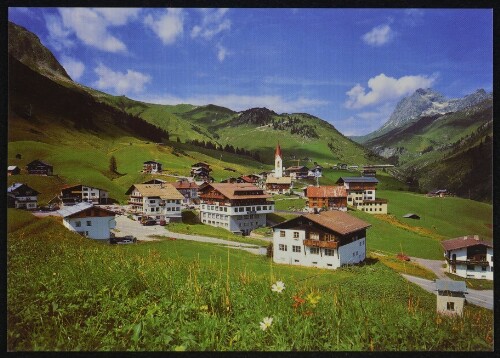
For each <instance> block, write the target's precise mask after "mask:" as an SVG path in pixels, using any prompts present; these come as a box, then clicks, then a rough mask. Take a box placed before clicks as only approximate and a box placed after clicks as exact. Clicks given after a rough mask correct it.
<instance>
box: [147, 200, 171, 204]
mask: <svg viewBox="0 0 500 358" xmlns="http://www.w3.org/2000/svg"><path fill="white" fill-rule="evenodd" d="M167 202H168V200H167ZM149 203H150V204H154V203H155V201H154V200H150V201H149Z"/></svg>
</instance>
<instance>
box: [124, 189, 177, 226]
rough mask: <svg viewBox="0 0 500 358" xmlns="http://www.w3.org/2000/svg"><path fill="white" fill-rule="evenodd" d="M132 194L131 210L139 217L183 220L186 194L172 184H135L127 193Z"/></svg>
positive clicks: (130, 199) (130, 200)
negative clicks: (183, 202) (182, 203)
mask: <svg viewBox="0 0 500 358" xmlns="http://www.w3.org/2000/svg"><path fill="white" fill-rule="evenodd" d="M125 194H127V195H130V198H129V202H128V203H129V212H130V213H132V214H134V215H136V216H137V218H138V219H139V220H140V219H143V218H153V219H156V220H166V219H169V220H170V221H181V220H182V217H181V201H182V200H184V196H183V195H182V194H181V193H179V191H178V190H177V189H176V188H174V186H173V185H172V184H134V185H132V186H131V187H130V188H129V189H128V190H127V192H126V193H125Z"/></svg>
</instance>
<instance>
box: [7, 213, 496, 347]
mask: <svg viewBox="0 0 500 358" xmlns="http://www.w3.org/2000/svg"><path fill="white" fill-rule="evenodd" d="M7 259H8V260H7V269H8V276H7V277H8V281H7V298H8V304H7V318H8V323H7V340H8V350H10V351H21V350H28V351H29V350H37V351H38V350H62V351H67V350H83V351H95V350H99V351H101V350H102V351H109V350H132V351H143V350H148V351H153V350H159V351H168V350H173V351H179V350H220V351H226V350H262V351H272V350H311V351H313V350H338V351H346V350H356V351H358V350H359V351H370V350H374V351H377V350H492V337H493V336H492V334H493V331H492V330H493V326H492V320H493V317H492V313H491V312H490V311H487V310H484V309H479V308H474V307H466V310H465V311H466V312H465V316H464V317H463V318H456V319H453V318H446V317H439V316H436V313H435V297H434V296H433V295H431V294H428V293H426V292H425V291H423V290H421V289H420V288H418V287H416V286H413V285H411V284H408V283H406V281H405V280H404V279H403V278H402V277H400V276H399V275H397V274H395V273H394V272H392V271H391V270H390V269H388V268H386V267H384V266H383V265H381V264H380V263H378V262H376V261H375V260H371V261H369V262H368V263H367V264H366V265H364V266H360V267H350V268H344V269H340V270H336V271H334V272H332V271H328V270H318V269H305V268H300V267H289V266H287V265H274V264H273V263H272V262H271V261H269V259H266V258H263V257H256V256H252V255H250V254H248V253H245V252H235V251H232V250H231V251H230V250H228V249H224V248H220V247H214V246H210V245H208V244H200V243H193V242H181V241H163V242H151V243H147V244H138V245H129V246H125V245H124V246H119V245H118V246H117V245H113V246H111V245H107V244H102V243H98V242H94V241H91V240H87V239H85V238H82V237H80V236H78V235H76V234H74V233H71V232H69V231H67V230H65V229H64V228H63V227H62V226H61V225H60V223H58V222H57V221H56V220H54V219H53V218H45V219H41V220H36V221H34V222H33V223H31V224H29V225H27V226H25V227H24V228H22V229H19V230H16V231H15V232H14V233H11V234H9V237H8V242H7ZM274 280H282V281H283V282H284V283H285V286H286V287H285V290H284V291H283V292H282V293H277V292H273V291H272V290H271V284H270V283H272V282H273V281H274ZM264 317H271V318H273V321H272V324H271V326H270V327H269V328H267V329H266V330H265V331H263V330H262V329H261V328H260V326H259V322H261V321H263V319H264Z"/></svg>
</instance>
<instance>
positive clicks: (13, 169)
mask: <svg viewBox="0 0 500 358" xmlns="http://www.w3.org/2000/svg"><path fill="white" fill-rule="evenodd" d="M19 174H21V169H20V168H19V167H18V166H16V165H9V166H8V167H7V175H19Z"/></svg>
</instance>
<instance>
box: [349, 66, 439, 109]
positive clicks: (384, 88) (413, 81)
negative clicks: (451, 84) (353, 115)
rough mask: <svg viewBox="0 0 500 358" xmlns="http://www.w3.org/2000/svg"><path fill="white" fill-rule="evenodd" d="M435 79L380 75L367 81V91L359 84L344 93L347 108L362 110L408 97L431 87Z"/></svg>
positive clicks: (430, 77) (418, 76)
mask: <svg viewBox="0 0 500 358" xmlns="http://www.w3.org/2000/svg"><path fill="white" fill-rule="evenodd" d="M436 79H437V75H436V74H433V75H432V76H421V75H417V76H403V77H400V78H394V77H388V76H386V75H385V74H383V73H381V74H380V75H378V76H375V77H373V78H370V79H369V80H368V87H369V89H370V90H369V91H368V92H367V91H366V89H365V88H364V87H363V86H361V85H360V84H359V83H358V84H356V85H355V86H354V87H353V88H351V89H350V90H349V91H347V92H346V94H347V96H348V99H347V100H346V102H345V106H346V107H347V108H362V107H365V106H369V105H375V104H378V103H382V102H385V101H389V100H394V99H397V98H399V97H402V96H405V95H408V94H410V93H412V92H413V91H415V90H417V89H418V88H427V87H431V86H432V84H433V83H434V82H435V80H436Z"/></svg>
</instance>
